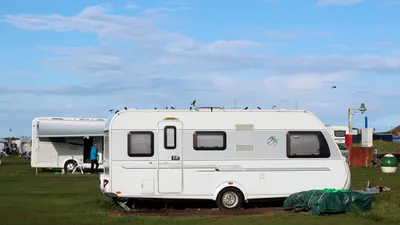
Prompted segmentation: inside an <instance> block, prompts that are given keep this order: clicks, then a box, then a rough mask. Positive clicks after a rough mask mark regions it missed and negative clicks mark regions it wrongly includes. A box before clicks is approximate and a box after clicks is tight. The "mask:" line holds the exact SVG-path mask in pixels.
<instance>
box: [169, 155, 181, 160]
mask: <svg viewBox="0 0 400 225" xmlns="http://www.w3.org/2000/svg"><path fill="white" fill-rule="evenodd" d="M180 159H181V157H179V155H173V156H171V160H180Z"/></svg>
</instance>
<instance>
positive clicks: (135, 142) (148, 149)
mask: <svg viewBox="0 0 400 225" xmlns="http://www.w3.org/2000/svg"><path fill="white" fill-rule="evenodd" d="M128 155H129V156H130V157H151V156H153V155H154V133H153V132H151V131H131V132H129V133H128Z"/></svg>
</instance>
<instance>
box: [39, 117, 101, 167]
mask: <svg viewBox="0 0 400 225" xmlns="http://www.w3.org/2000/svg"><path fill="white" fill-rule="evenodd" d="M105 123H106V119H103V118H100V119H98V118H70V117H62V118H52V117H39V118H35V119H34V120H33V121H32V151H31V166H32V167H35V168H48V169H61V168H63V169H64V171H65V172H70V171H72V170H73V168H74V165H76V164H79V163H83V165H84V167H86V168H87V167H90V158H89V157H90V149H91V147H92V145H93V144H94V143H97V144H98V147H99V164H100V166H99V168H102V167H101V162H102V148H103V135H104V133H103V130H104V126H105ZM74 161H75V162H74Z"/></svg>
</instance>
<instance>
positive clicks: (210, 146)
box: [193, 131, 226, 151]
mask: <svg viewBox="0 0 400 225" xmlns="http://www.w3.org/2000/svg"><path fill="white" fill-rule="evenodd" d="M193 148H194V149H195V150H217V151H218V150H225V149H226V133H225V132H223V131H196V132H195V133H194V134H193Z"/></svg>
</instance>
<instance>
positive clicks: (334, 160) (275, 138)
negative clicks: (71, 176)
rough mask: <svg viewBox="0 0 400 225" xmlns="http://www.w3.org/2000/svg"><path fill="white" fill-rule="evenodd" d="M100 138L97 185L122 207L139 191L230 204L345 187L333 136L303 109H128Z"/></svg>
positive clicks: (346, 175)
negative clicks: (101, 151) (100, 168)
mask: <svg viewBox="0 0 400 225" xmlns="http://www.w3.org/2000/svg"><path fill="white" fill-rule="evenodd" d="M104 140H105V141H104V143H105V147H104V162H103V166H104V173H103V174H101V175H100V189H101V191H102V192H103V193H104V195H105V196H107V197H110V198H113V199H115V200H116V201H117V202H118V203H119V204H120V205H121V206H122V207H124V208H125V209H127V210H129V209H131V208H132V204H133V202H134V200H135V199H139V198H151V199H163V198H164V199H204V200H207V199H208V200H214V201H216V203H217V205H218V207H219V208H220V209H238V208H240V207H241V205H242V203H243V202H247V201H249V200H253V199H266V198H281V197H283V198H284V197H287V196H289V195H290V194H292V193H294V192H298V191H304V190H310V189H323V188H336V189H349V188H350V176H351V175H350V170H349V167H348V164H347V162H346V161H345V159H344V158H343V157H342V154H341V153H340V150H339V148H338V146H337V144H336V143H335V141H334V139H333V137H332V136H331V135H330V133H329V131H328V130H327V128H326V126H325V125H324V124H323V123H322V122H321V121H320V120H319V119H318V118H317V117H316V116H315V115H314V114H312V113H310V112H308V111H304V110H225V109H219V108H202V109H198V110H132V109H128V110H123V111H120V112H118V113H117V114H115V115H114V116H112V117H110V118H109V119H108V121H107V123H106V126H105V136H104ZM132 200H133V201H132Z"/></svg>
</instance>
